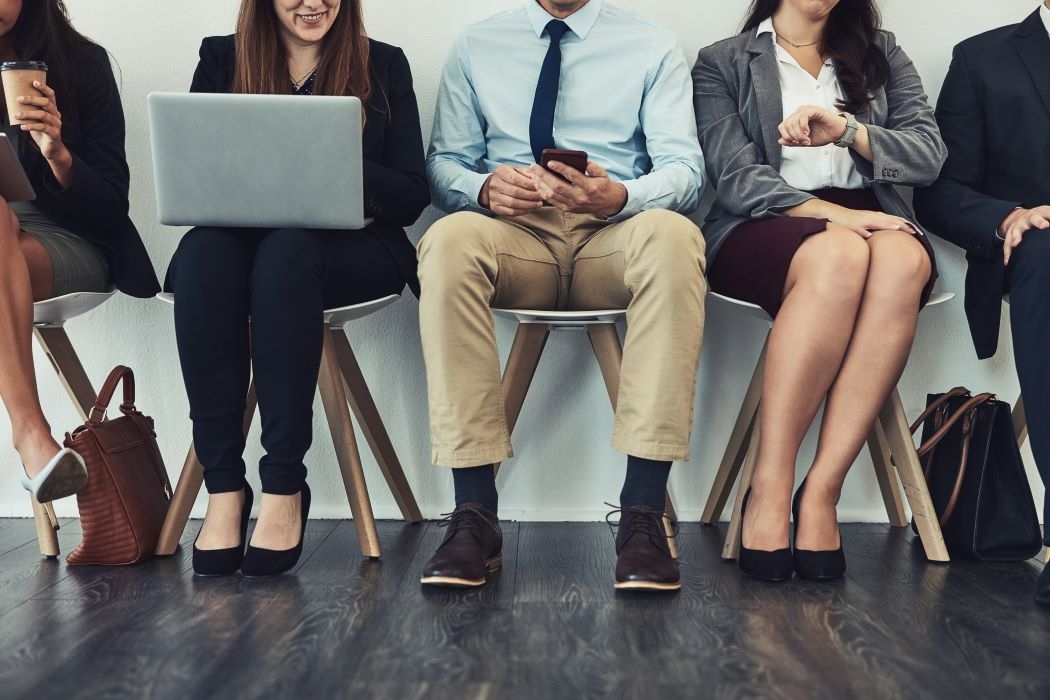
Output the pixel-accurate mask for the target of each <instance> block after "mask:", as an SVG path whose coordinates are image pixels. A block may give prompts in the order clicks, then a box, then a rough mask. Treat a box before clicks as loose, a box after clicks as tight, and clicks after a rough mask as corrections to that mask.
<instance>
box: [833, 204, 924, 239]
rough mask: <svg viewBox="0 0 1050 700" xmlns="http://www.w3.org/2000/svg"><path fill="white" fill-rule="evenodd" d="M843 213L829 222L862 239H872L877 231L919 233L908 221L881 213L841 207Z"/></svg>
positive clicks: (835, 215) (837, 214)
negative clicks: (846, 229)
mask: <svg viewBox="0 0 1050 700" xmlns="http://www.w3.org/2000/svg"><path fill="white" fill-rule="evenodd" d="M839 209H841V210H842V211H841V212H835V213H833V214H832V215H831V216H829V217H828V221H830V222H831V223H833V224H838V225H839V226H844V227H845V228H848V229H849V230H850V231H853V232H854V233H856V234H857V235H859V236H861V237H862V238H865V239H867V238H871V235H872V233H873V232H875V231H904V232H906V233H910V234H913V235H914V234H916V233H918V230H917V229H916V228H915V226H914V225H913V224H912V223H911V222H910V221H908V220H907V219H904V218H901V217H899V216H894V215H892V214H886V213H883V212H881V211H866V210H863V209H861V210H858V209H846V208H845V207H839Z"/></svg>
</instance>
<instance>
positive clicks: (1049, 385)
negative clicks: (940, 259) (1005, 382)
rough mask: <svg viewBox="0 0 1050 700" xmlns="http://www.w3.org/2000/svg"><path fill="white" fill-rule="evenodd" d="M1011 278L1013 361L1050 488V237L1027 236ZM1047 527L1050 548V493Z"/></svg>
mask: <svg viewBox="0 0 1050 700" xmlns="http://www.w3.org/2000/svg"><path fill="white" fill-rule="evenodd" d="M1007 273H1008V275H1007V284H1008V286H1009V292H1010V328H1011V332H1012V333H1013V341H1014V362H1015V363H1016V365H1017V377H1018V379H1019V380H1020V381H1021V393H1022V395H1023V396H1024V407H1025V416H1026V417H1027V419H1028V439H1029V440H1031V443H1032V454H1033V456H1034V457H1035V464H1036V467H1037V468H1038V469H1039V475H1040V476H1041V477H1042V479H1043V484H1044V485H1045V486H1048V487H1050V361H1048V358H1050V233H1045V232H1043V231H1031V232H1029V233H1028V234H1026V235H1025V237H1024V240H1023V241H1022V242H1021V245H1019V246H1018V247H1017V249H1016V250H1014V252H1013V256H1012V257H1011V259H1010V267H1009V269H1008V270H1007ZM1043 523H1044V533H1043V534H1044V542H1045V543H1046V544H1048V545H1050V488H1048V489H1047V493H1046V498H1045V499H1044V503H1043Z"/></svg>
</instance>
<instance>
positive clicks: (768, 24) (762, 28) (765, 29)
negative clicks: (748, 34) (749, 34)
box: [755, 17, 777, 43]
mask: <svg viewBox="0 0 1050 700" xmlns="http://www.w3.org/2000/svg"><path fill="white" fill-rule="evenodd" d="M767 33H768V34H772V35H773V38H774V42H773V43H776V36H777V33H776V30H774V29H773V18H772V17H766V18H765V19H764V20H762V22H761V23H760V24H759V25H758V28H757V29H755V36H762V35H763V34H767Z"/></svg>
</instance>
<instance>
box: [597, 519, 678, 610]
mask: <svg viewBox="0 0 1050 700" xmlns="http://www.w3.org/2000/svg"><path fill="white" fill-rule="evenodd" d="M616 554H617V557H616V582H615V584H614V586H615V588H617V589H620V590H639V591H677V590H678V589H680V588H681V587H682V583H681V580H680V575H679V573H678V562H676V561H675V560H674V557H672V556H671V547H670V545H668V543H667V534H666V533H665V532H664V524H663V513H661V512H659V511H655V510H653V509H652V508H650V507H648V506H631V507H630V508H628V509H627V510H625V511H620V525H619V528H618V529H617V532H616Z"/></svg>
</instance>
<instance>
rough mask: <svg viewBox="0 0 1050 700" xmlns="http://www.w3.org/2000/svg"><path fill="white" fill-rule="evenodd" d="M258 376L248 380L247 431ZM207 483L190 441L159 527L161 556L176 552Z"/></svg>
mask: <svg viewBox="0 0 1050 700" xmlns="http://www.w3.org/2000/svg"><path fill="white" fill-rule="evenodd" d="M256 404H257V401H256V397H255V379H254V378H253V379H252V380H251V383H249V384H248V396H247V397H246V398H245V405H244V424H243V427H244V434H245V435H247V434H248V430H249V429H250V428H251V427H252V419H253V418H254V417H255V407H256ZM203 483H204V467H203V466H201V463H200V460H199V459H197V449H196V447H195V446H194V445H193V444H192V443H191V444H190V449H189V452H188V453H187V454H186V461H185V462H184V463H183V465H182V471H181V472H180V473H179V481H178V484H176V486H175V493H174V494H173V495H172V498H171V503H169V504H168V514H167V516H165V518H164V525H163V526H162V527H161V530H160V538H159V539H158V540H157V549H156V550H155V552H154V553H155V554H156V555H157V556H158V557H167V556H171V555H172V554H174V553H175V551H176V550H177V549H178V548H179V541H180V540H181V539H182V533H184V532H185V531H186V523H187V522H189V519H190V511H191V510H193V504H194V502H195V501H196V500H197V494H198V493H200V490H201V485H202V484H203Z"/></svg>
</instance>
